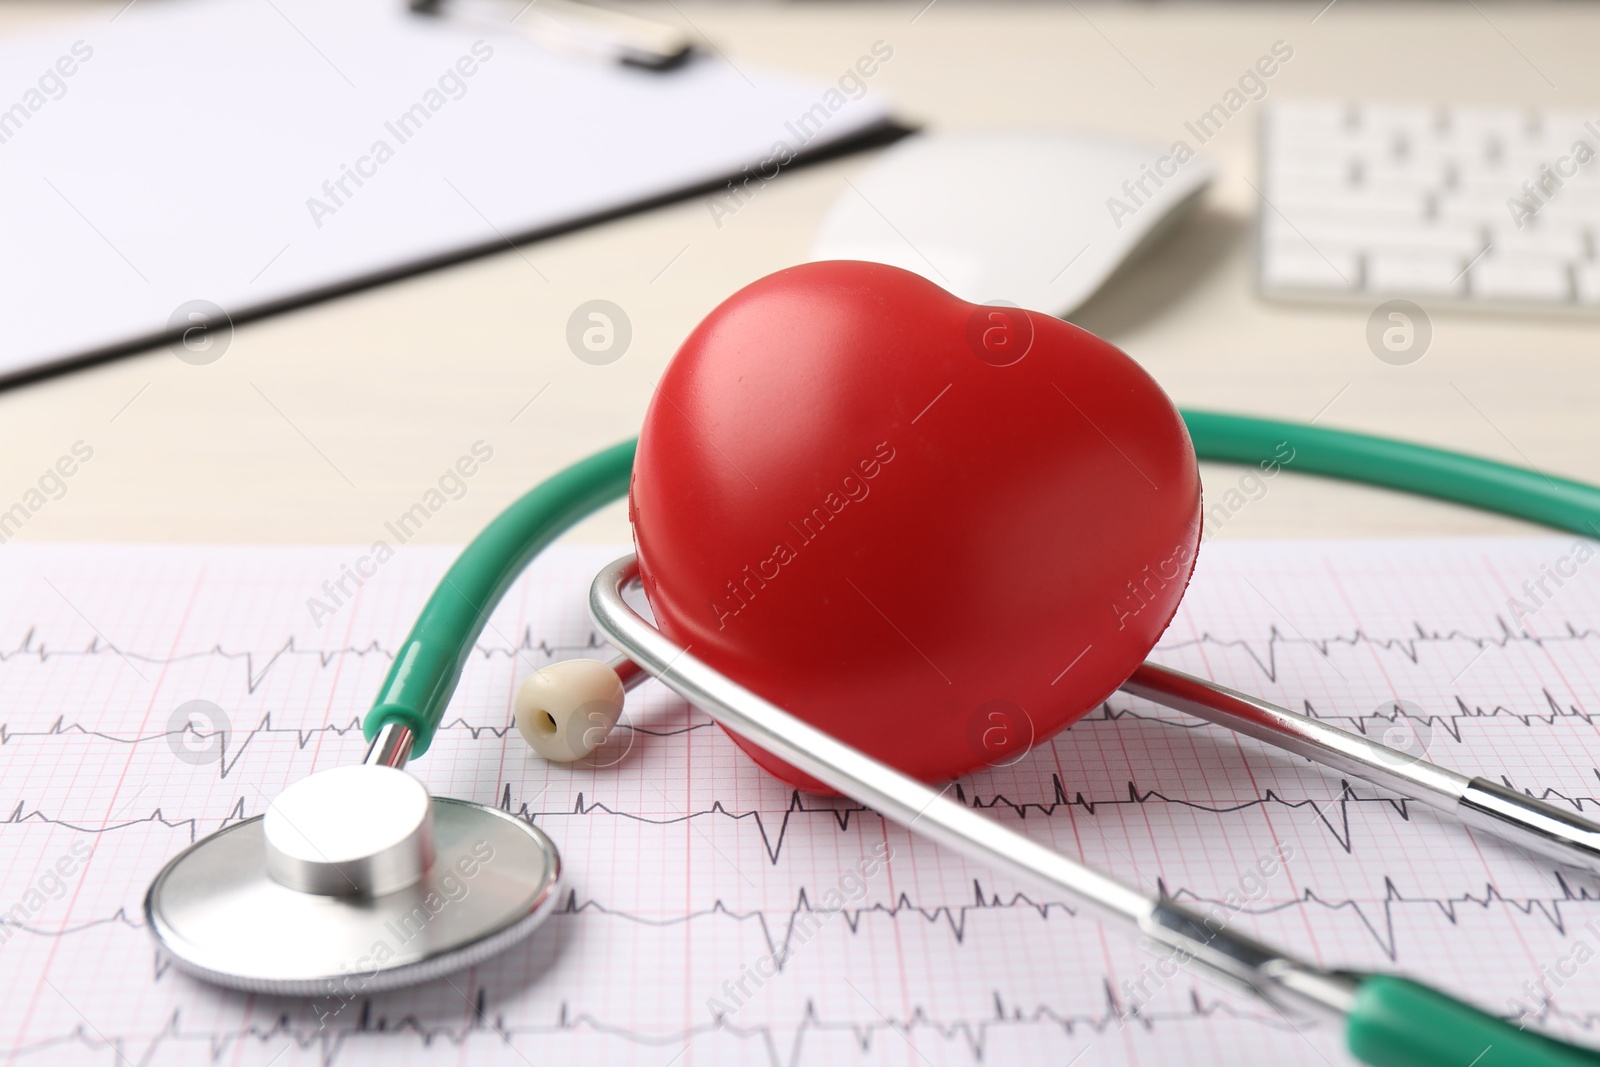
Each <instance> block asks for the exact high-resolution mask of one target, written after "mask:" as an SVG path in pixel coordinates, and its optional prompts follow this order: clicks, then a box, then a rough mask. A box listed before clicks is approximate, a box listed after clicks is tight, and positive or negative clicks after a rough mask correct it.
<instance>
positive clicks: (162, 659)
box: [0, 615, 1600, 693]
mask: <svg viewBox="0 0 1600 1067" xmlns="http://www.w3.org/2000/svg"><path fill="white" fill-rule="evenodd" d="M1495 624H1496V627H1497V630H1496V632H1494V633H1488V634H1485V633H1474V632H1472V631H1470V630H1464V629H1460V628H1438V629H1433V628H1429V627H1428V626H1426V625H1424V624H1423V623H1422V622H1421V621H1420V620H1413V621H1412V623H1411V626H1412V631H1413V632H1412V633H1410V634H1407V635H1403V636H1402V635H1393V636H1387V637H1385V636H1380V635H1373V634H1371V633H1369V632H1367V630H1365V629H1364V628H1362V627H1355V628H1352V629H1351V630H1349V631H1347V632H1343V633H1337V634H1331V635H1326V636H1316V635H1310V636H1308V635H1306V634H1304V633H1299V632H1296V633H1293V634H1289V633H1285V632H1284V631H1283V630H1281V629H1280V628H1279V627H1278V625H1277V624H1276V623H1271V624H1269V625H1268V627H1267V635H1266V638H1265V639H1264V640H1260V639H1250V638H1244V637H1229V636H1226V635H1219V634H1217V633H1214V632H1212V631H1209V630H1205V631H1201V633H1200V634H1199V635H1198V636H1196V637H1192V638H1185V639H1182V640H1166V641H1163V642H1161V643H1160V644H1158V645H1157V646H1156V649H1155V651H1156V653H1157V655H1159V654H1160V653H1162V652H1173V651H1178V650H1183V649H1189V648H1199V647H1211V648H1218V649H1224V650H1235V651H1242V652H1244V653H1245V654H1246V656H1247V657H1248V658H1249V659H1250V661H1251V662H1252V663H1254V664H1255V666H1256V668H1257V669H1258V670H1259V671H1260V672H1261V674H1262V676H1263V677H1265V678H1266V679H1267V680H1269V681H1272V682H1276V681H1278V680H1279V678H1278V674H1279V658H1280V657H1279V650H1280V649H1284V648H1294V647H1304V648H1310V649H1313V650H1315V651H1316V652H1317V653H1318V654H1319V655H1321V656H1322V657H1323V658H1324V659H1327V658H1330V656H1331V653H1332V651H1333V649H1335V648H1339V647H1344V648H1349V649H1352V650H1353V649H1356V648H1361V647H1369V648H1372V649H1374V650H1377V651H1380V652H1392V653H1396V654H1398V655H1400V656H1402V657H1403V658H1405V659H1406V660H1408V661H1409V662H1411V663H1412V664H1413V665H1420V664H1421V662H1422V655H1421V650H1422V648H1424V647H1427V646H1446V645H1453V644H1461V645H1465V646H1468V647H1470V648H1472V649H1473V650H1475V651H1482V650H1484V649H1487V648H1499V649H1508V648H1511V647H1512V646H1515V645H1527V646H1529V647H1532V648H1538V649H1541V650H1542V649H1544V648H1546V647H1550V646H1559V645H1566V644H1574V643H1581V642H1586V641H1593V640H1600V628H1595V627H1581V626H1577V625H1574V624H1573V623H1572V622H1571V621H1570V620H1563V621H1562V622H1561V623H1560V624H1559V628H1558V630H1557V631H1556V632H1553V633H1549V634H1534V633H1530V632H1528V631H1526V630H1516V629H1514V628H1512V627H1511V625H1510V624H1508V623H1507V622H1506V621H1505V619H1504V618H1503V617H1501V616H1499V615H1496V616H1495ZM38 631H39V627H38V626H37V624H35V625H31V626H29V627H28V628H27V630H26V631H25V633H24V635H23V636H22V638H21V639H20V640H19V641H18V642H17V643H16V644H15V645H14V646H13V647H12V648H10V649H6V650H0V664H3V663H6V662H8V661H10V660H15V659H35V660H37V661H39V662H41V663H44V662H48V661H49V660H51V659H54V658H65V657H90V656H99V655H116V656H123V657H126V658H128V659H132V660H137V661H139V662H140V663H148V664H150V665H152V666H157V667H159V666H168V665H173V664H179V663H185V662H190V661H193V660H198V659H203V658H206V657H212V656H215V657H220V658H223V659H226V660H230V661H243V662H244V664H245V690H246V692H248V693H254V692H255V691H256V690H257V689H258V688H259V687H260V685H261V684H262V682H263V681H264V680H265V679H266V676H267V675H268V674H269V673H270V672H271V670H272V668H273V667H274V666H276V665H277V663H278V662H279V661H280V660H282V659H284V658H285V657H307V658H310V659H313V660H316V661H318V666H321V667H323V668H327V667H329V666H331V665H332V664H333V663H334V661H335V660H337V659H339V658H340V657H343V656H355V657H358V658H365V657H367V656H380V657H382V658H384V659H388V660H391V661H392V660H393V659H394V654H395V653H394V649H392V648H390V647H388V646H387V645H385V644H384V643H383V642H382V641H380V640H379V639H377V638H373V639H372V640H371V641H368V642H366V643H365V644H358V645H347V646H342V647H339V648H331V649H316V648H301V647H300V645H299V642H298V640H297V639H296V638H294V637H292V636H291V637H287V638H285V639H284V640H283V642H282V643H280V644H279V645H278V646H277V647H276V648H275V649H272V650H271V651H268V652H255V651H229V650H227V649H226V648H224V647H222V646H221V645H220V644H216V645H212V646H211V647H209V648H206V649H201V650H197V651H191V652H181V653H175V654H172V655H159V654H156V653H150V652H140V651H136V650H132V649H128V648H123V647H121V646H118V645H115V644H112V643H110V642H107V641H105V640H103V639H102V638H101V637H100V636H99V635H96V636H95V637H93V638H92V639H91V640H90V641H89V642H88V643H87V644H84V645H82V646H77V647H72V646H64V647H52V646H51V645H50V644H49V642H47V641H44V640H42V639H40V638H39V633H38ZM610 647H611V646H610V645H609V644H607V643H606V642H604V641H602V640H601V639H600V637H599V635H597V634H591V635H590V636H589V639H588V640H587V641H586V642H585V643H583V644H580V645H558V644H551V643H549V642H546V641H543V640H540V639H536V638H535V637H534V635H533V628H532V626H524V627H523V630H522V634H521V636H520V638H519V639H518V640H517V641H515V642H514V643H510V644H499V643H495V642H485V641H481V640H480V641H479V642H478V643H477V645H476V646H474V653H475V654H476V655H477V656H478V657H479V658H481V659H486V660H487V659H496V658H500V659H515V658H517V657H518V656H522V655H533V654H538V655H540V656H543V657H544V658H546V659H553V658H555V657H556V656H557V655H567V654H579V655H581V654H585V653H589V652H595V651H599V650H606V651H608V652H609V650H610ZM258 662H259V663H261V664H262V666H261V667H260V669H259V670H258V669H257V666H256V664H257V663H258Z"/></svg>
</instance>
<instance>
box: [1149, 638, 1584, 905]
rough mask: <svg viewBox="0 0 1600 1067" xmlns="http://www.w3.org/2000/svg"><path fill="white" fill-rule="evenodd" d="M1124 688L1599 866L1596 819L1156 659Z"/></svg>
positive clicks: (1543, 851)
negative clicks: (1593, 821) (1207, 679)
mask: <svg viewBox="0 0 1600 1067" xmlns="http://www.w3.org/2000/svg"><path fill="white" fill-rule="evenodd" d="M1122 689H1123V691H1124V692H1126V693H1131V694H1133V695H1134V696H1138V697H1144V698H1145V699H1147V700H1153V701H1155V702H1156V703H1158V704H1164V705H1166V706H1167V707H1170V708H1176V709H1177V710H1179V711H1185V712H1188V713H1189V714H1191V715H1195V716H1198V717H1199V718H1202V719H1205V720H1207V721H1208V722H1214V723H1216V724H1217V725H1218V726H1225V727H1227V728H1228V729H1230V730H1233V731H1236V732H1238V733H1241V734H1245V735H1247V736H1249V737H1253V738H1255V739H1256V740H1258V741H1265V742H1266V743H1267V744H1269V745H1273V746H1275V747H1277V748H1281V749H1283V750H1284V751H1286V752H1293V753H1294V754H1295V755H1298V756H1304V757H1305V758H1307V759H1310V760H1314V761H1315V762H1317V763H1321V764H1323V765H1325V766H1328V767H1332V768H1334V769H1335V770H1339V771H1343V772H1345V773H1346V774H1351V775H1354V776H1356V777H1357V778H1361V779H1364V780H1365V781H1368V782H1371V783H1372V784H1374V785H1377V786H1380V787H1382V788H1384V789H1387V790H1389V791H1390V792H1392V793H1397V794H1399V795H1400V796H1403V797H1407V798H1409V799H1412V800H1416V801H1418V802H1420V803H1423V804H1426V805H1427V806H1429V807H1430V808H1434V809H1436V810H1438V811H1441V812H1443V813H1445V814H1446V815H1450V816H1453V817H1455V818H1456V819H1459V820H1460V821H1461V822H1463V823H1465V824H1466V825H1468V826H1470V827H1473V828H1474V829H1478V830H1484V831H1486V832H1488V833H1491V834H1494V835H1495V836H1497V837H1500V838H1503V839H1505V840H1507V841H1509V842H1511V843H1512V844H1514V845H1516V846H1518V847H1520V848H1525V849H1528V850H1530V851H1533V852H1537V853H1539V854H1540V855H1542V856H1546V857H1548V858H1550V859H1553V860H1556V861H1557V862H1560V863H1566V864H1571V865H1574V866H1577V867H1581V868H1583V869H1585V870H1588V871H1592V872H1596V873H1600V826H1596V825H1595V824H1594V823H1592V822H1590V821H1589V820H1587V819H1585V818H1584V817H1583V816H1581V815H1579V814H1577V813H1576V812H1572V811H1565V810H1563V809H1561V808H1558V807H1556V806H1555V805H1553V804H1547V803H1545V802H1544V801H1540V800H1534V799H1532V798H1531V797H1527V796H1524V795H1522V794H1521V793H1518V792H1516V791H1515V790H1512V789H1507V788H1506V787H1505V786H1502V785H1499V784H1497V783H1495V782H1491V781H1489V780H1488V779H1487V778H1468V777H1467V776H1466V775H1464V774H1460V773H1458V772H1456V771H1452V770H1449V769H1447V768H1445V767H1440V766H1438V765H1437V764H1434V763H1429V762H1428V761H1427V760H1424V759H1420V758H1417V757H1415V756H1412V755H1409V754H1407V753H1404V752H1400V751H1398V750H1396V749H1393V748H1390V747H1389V746H1387V745H1383V744H1379V743H1378V742H1376V741H1373V740H1371V739H1369V738H1366V737H1363V736H1362V735H1361V734H1358V733H1352V732H1351V731H1348V730H1341V729H1339V728H1338V727H1336V726H1330V725H1329V724H1328V723H1325V722H1323V721H1322V720H1321V719H1313V718H1311V717H1310V716H1308V715H1298V714H1296V713H1295V712H1292V711H1289V710H1288V709H1287V708H1280V707H1278V706H1277V705H1276V704H1271V703H1269V702H1267V701H1265V700H1261V699H1258V698H1256V697H1253V696H1250V695H1249V694H1247V693H1241V692H1239V691H1238V690H1235V689H1229V688H1228V687H1227V686H1222V685H1217V684H1216V683H1215V682H1209V681H1206V680H1205V679H1203V678H1196V677H1195V676H1193V675H1191V674H1185V673H1183V672H1182V671H1175V670H1173V669H1172V668H1171V667H1163V666H1161V665H1160V664H1157V663H1150V662H1148V661H1147V662H1145V663H1144V665H1143V666H1141V667H1140V668H1139V669H1138V670H1136V671H1135V672H1134V673H1133V677H1132V678H1129V679H1128V680H1127V681H1126V682H1124V683H1123V685H1122Z"/></svg>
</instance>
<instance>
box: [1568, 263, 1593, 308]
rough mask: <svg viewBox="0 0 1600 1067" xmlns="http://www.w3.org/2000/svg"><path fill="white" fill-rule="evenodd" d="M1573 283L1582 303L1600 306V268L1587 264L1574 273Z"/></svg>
mask: <svg viewBox="0 0 1600 1067" xmlns="http://www.w3.org/2000/svg"><path fill="white" fill-rule="evenodd" d="M1572 281H1573V288H1574V289H1575V290H1576V291H1577V293H1576V295H1577V297H1578V301H1579V302H1580V303H1583V304H1597V305H1600V267H1597V266H1595V265H1594V264H1593V263H1585V264H1584V265H1583V266H1581V267H1578V268H1577V269H1576V270H1574V271H1573V272H1572Z"/></svg>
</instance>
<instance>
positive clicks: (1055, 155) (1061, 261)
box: [812, 131, 1214, 316]
mask: <svg viewBox="0 0 1600 1067" xmlns="http://www.w3.org/2000/svg"><path fill="white" fill-rule="evenodd" d="M1213 173H1214V168H1213V167H1212V166H1211V164H1210V163H1209V162H1208V161H1206V160H1204V159H1200V158H1197V157H1196V156H1195V155H1194V154H1193V152H1192V150H1190V149H1189V147H1188V145H1187V144H1184V143H1182V142H1179V143H1176V144H1173V145H1171V146H1168V147H1165V148H1163V147H1161V146H1160V145H1157V144H1149V143H1145V142H1141V141H1125V140H1118V139H1113V138H1109V137H1105V136H1101V135H1098V134H1084V133H1058V132H1048V133H1046V132H1026V131H993V132H968V133H933V134H918V135H915V136H913V137H908V138H906V139H905V140H903V141H901V142H899V143H898V144H896V145H894V146H892V147H890V148H888V149H886V150H885V151H884V153H883V154H882V155H881V156H879V157H878V158H877V159H876V160H874V161H873V162H872V164H871V165H870V166H868V167H867V169H866V170H865V171H863V172H862V173H861V174H860V175H859V176H857V177H855V178H852V179H851V186H850V188H848V189H846V190H845V191H844V192H843V193H842V194H841V195H840V197H839V199H838V200H837V201H836V202H835V203H834V205H833V207H832V208H831V209H830V210H829V212H828V215H827V217H826V218H825V219H824V220H823V223H822V229H821V231H820V232H819V233H818V235H817V239H816V243H815V245H814V246H813V248H812V257H813V258H814V259H866V260H871V261H874V262H877V263H888V264H891V265H893V266H896V267H904V268H905V269H906V270H910V271H915V272H916V273H918V274H921V275H922V276H923V277H925V278H927V279H929V280H930V281H933V282H935V283H937V284H938V285H940V286H941V287H943V288H945V289H947V290H949V291H950V292H952V293H955V294H956V295H957V296H959V297H961V298H963V299H965V300H970V301H972V302H974V303H985V302H995V301H1004V302H1008V303H1013V304H1017V305H1019V306H1021V307H1025V308H1032V309H1034V310H1038V311H1047V312H1050V313H1052V314H1055V315H1062V316H1064V315H1068V314H1070V313H1071V312H1072V311H1073V310H1074V309H1075V308H1077V307H1078V306H1079V305H1081V304H1082V303H1083V302H1084V301H1085V300H1087V299H1088V298H1089V296H1090V295H1091V294H1093V293H1094V291H1095V290H1096V289H1098V288H1100V286H1101V284H1102V283H1104V282H1105V280H1106V279H1107V278H1109V277H1110V276H1111V273H1112V272H1113V271H1114V270H1116V268H1117V266H1118V265H1119V264H1121V263H1122V262H1123V261H1124V260H1126V259H1127V258H1128V257H1129V256H1130V255H1132V254H1133V253H1134V252H1135V251H1136V250H1138V249H1139V248H1140V247H1141V246H1142V245H1144V244H1146V243H1147V242H1148V241H1150V239H1151V238H1152V236H1153V235H1155V234H1156V233H1157V232H1158V231H1159V230H1161V229H1162V228H1163V227H1164V225H1165V224H1167V223H1169V222H1171V221H1172V220H1174V219H1175V218H1177V217H1178V216H1179V215H1180V214H1182V211H1183V209H1184V208H1186V207H1188V206H1189V205H1190V204H1192V203H1194V201H1195V200H1196V198H1197V196H1198V194H1199V193H1200V192H1201V191H1202V190H1203V189H1204V188H1205V187H1206V185H1207V184H1209V183H1210V181H1211V178H1212V175H1213Z"/></svg>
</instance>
